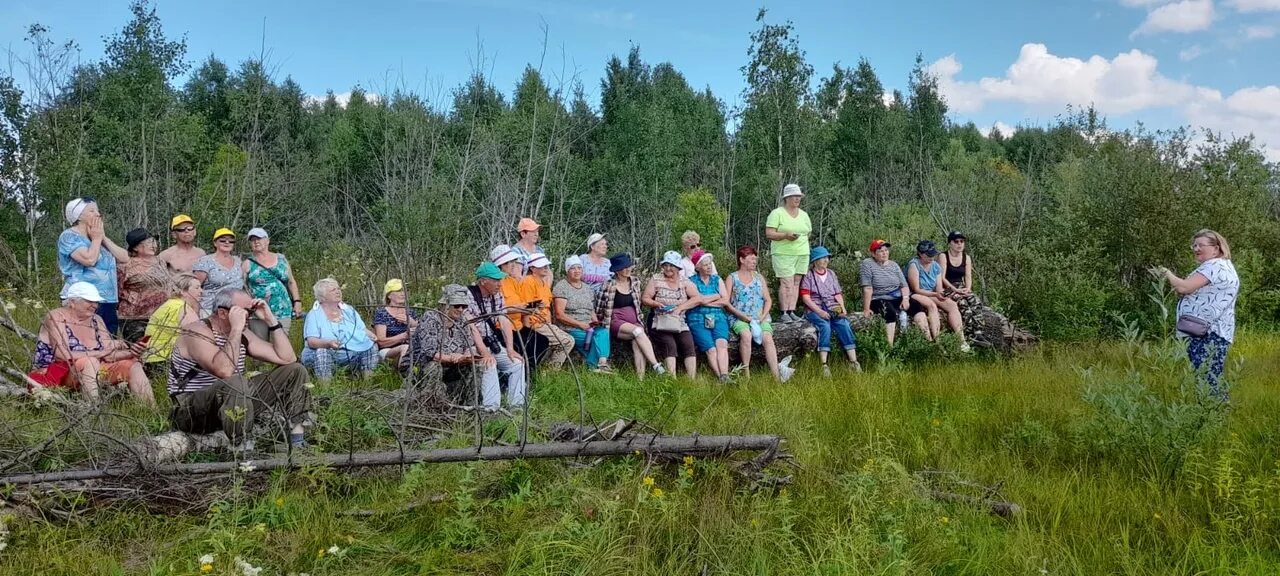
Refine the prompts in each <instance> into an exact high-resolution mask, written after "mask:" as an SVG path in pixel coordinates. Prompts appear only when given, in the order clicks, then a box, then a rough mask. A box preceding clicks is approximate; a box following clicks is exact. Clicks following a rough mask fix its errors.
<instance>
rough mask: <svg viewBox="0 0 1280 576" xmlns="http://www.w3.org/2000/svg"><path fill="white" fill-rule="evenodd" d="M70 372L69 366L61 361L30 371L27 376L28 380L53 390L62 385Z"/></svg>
mask: <svg viewBox="0 0 1280 576" xmlns="http://www.w3.org/2000/svg"><path fill="white" fill-rule="evenodd" d="M70 372H71V365H70V364H67V363H66V362H65V361H62V360H55V361H54V362H53V363H52V364H49V365H48V366H45V367H44V368H40V369H37V370H32V371H31V372H30V373H28V374H27V376H28V377H29V378H31V379H32V380H34V381H35V382H37V383H38V384H40V385H41V386H44V387H46V388H54V387H58V386H62V385H63V381H64V380H65V379H66V377H67V374H68V373H70Z"/></svg>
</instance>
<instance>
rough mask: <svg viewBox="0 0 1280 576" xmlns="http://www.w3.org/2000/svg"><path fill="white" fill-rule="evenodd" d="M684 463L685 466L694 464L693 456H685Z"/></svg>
mask: <svg viewBox="0 0 1280 576" xmlns="http://www.w3.org/2000/svg"><path fill="white" fill-rule="evenodd" d="M684 465H685V466H693V456H685V457H684Z"/></svg>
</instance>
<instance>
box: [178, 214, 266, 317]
mask: <svg viewBox="0 0 1280 576" xmlns="http://www.w3.org/2000/svg"><path fill="white" fill-rule="evenodd" d="M235 249H236V233H235V232H232V231H231V229H230V228H219V229H218V230H217V231H216V232H214V233H213V253H212V254H205V255H204V256H201V257H200V259H199V260H196V263H195V265H194V266H192V267H191V268H192V270H191V273H192V275H194V276H195V277H196V278H199V279H200V286H201V287H202V288H204V295H203V296H202V297H201V300H200V313H201V315H203V316H206V317H207V316H209V315H210V314H213V299H214V298H215V297H217V296H218V293H219V292H221V291H223V290H244V272H243V271H242V269H241V267H240V257H239V256H236V255H234V254H232V253H231V252H232V251H234V250H235ZM276 319H277V320H281V321H282V322H283V319H282V318H280V317H277V318H276Z"/></svg>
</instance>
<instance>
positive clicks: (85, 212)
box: [58, 196, 129, 334]
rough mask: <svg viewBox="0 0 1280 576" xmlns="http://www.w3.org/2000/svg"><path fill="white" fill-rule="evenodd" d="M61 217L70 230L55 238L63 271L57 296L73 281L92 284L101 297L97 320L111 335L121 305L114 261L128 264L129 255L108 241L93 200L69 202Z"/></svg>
mask: <svg viewBox="0 0 1280 576" xmlns="http://www.w3.org/2000/svg"><path fill="white" fill-rule="evenodd" d="M62 215H63V217H65V218H66V219H67V224H70V225H71V227H70V228H67V229H66V230H63V231H62V234H61V235H60V236H58V268H59V269H61V270H62V290H61V292H60V294H61V296H62V297H63V298H64V299H65V298H66V295H67V288H69V287H70V286H71V285H72V284H75V283H76V282H88V283H90V284H92V285H93V287H94V288H97V289H98V294H99V295H100V296H101V297H102V301H101V302H100V303H99V304H98V317H99V318H102V324H103V326H104V327H105V328H106V330H107V332H109V333H111V334H114V333H115V332H116V330H117V328H118V324H119V319H118V318H117V316H116V309H117V307H118V304H119V302H120V297H119V294H118V292H117V290H116V266H117V262H118V263H119V264H125V263H128V262H129V253H128V252H127V251H125V249H124V248H121V247H119V246H117V245H116V243H115V242H112V241H111V239H110V238H107V236H106V233H105V232H104V231H103V224H102V214H101V213H99V212H98V203H97V202H95V201H94V200H93V198H89V197H88V196H86V197H83V198H75V199H72V200H71V201H70V202H67V206H66V208H65V209H63V211H62Z"/></svg>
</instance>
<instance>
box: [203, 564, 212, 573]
mask: <svg viewBox="0 0 1280 576" xmlns="http://www.w3.org/2000/svg"><path fill="white" fill-rule="evenodd" d="M200 571H201V572H204V573H205V574H208V573H209V572H213V564H201V565H200Z"/></svg>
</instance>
